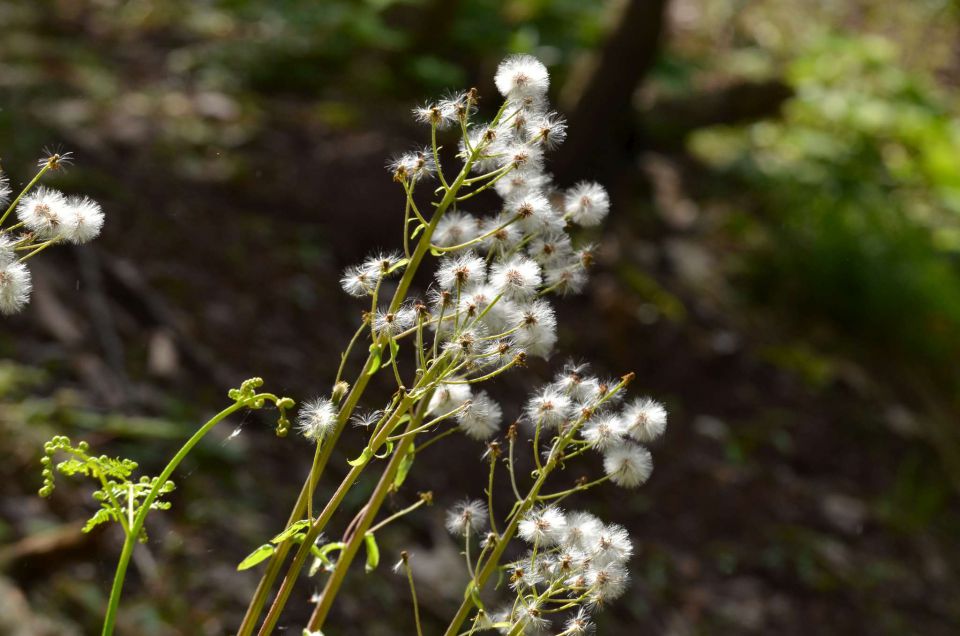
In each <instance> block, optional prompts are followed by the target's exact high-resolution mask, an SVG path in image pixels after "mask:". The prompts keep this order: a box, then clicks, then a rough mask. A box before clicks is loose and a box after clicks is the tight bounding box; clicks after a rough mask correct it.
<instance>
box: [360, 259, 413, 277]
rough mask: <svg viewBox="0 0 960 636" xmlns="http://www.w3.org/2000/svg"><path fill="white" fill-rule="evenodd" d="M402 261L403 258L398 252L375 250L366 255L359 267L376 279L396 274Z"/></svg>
mask: <svg viewBox="0 0 960 636" xmlns="http://www.w3.org/2000/svg"><path fill="white" fill-rule="evenodd" d="M402 261H403V258H402V257H401V256H400V253H399V252H376V253H374V254H372V255H370V256H368V257H367V258H366V260H364V261H363V265H361V266H360V267H361V269H363V271H364V272H366V273H367V274H368V275H369V276H370V278H371V279H372V280H373V281H376V280H377V279H380V278H387V277H388V276H392V275H393V274H396V273H397V272H398V271H399V270H400V269H401V267H400V265H401V263H402Z"/></svg>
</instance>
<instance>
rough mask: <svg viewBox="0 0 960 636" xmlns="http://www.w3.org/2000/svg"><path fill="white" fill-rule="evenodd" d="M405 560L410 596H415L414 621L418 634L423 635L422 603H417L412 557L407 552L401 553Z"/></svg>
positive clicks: (418, 635) (404, 565)
mask: <svg viewBox="0 0 960 636" xmlns="http://www.w3.org/2000/svg"><path fill="white" fill-rule="evenodd" d="M400 558H401V559H402V560H403V569H404V570H406V572H407V582H408V583H409V584H410V596H411V597H412V598H413V621H414V623H416V626H417V636H423V628H422V627H421V626H420V605H419V603H417V588H416V586H415V585H414V584H413V568H411V567H410V557H409V555H408V554H407V553H406V552H402V553H401V554H400Z"/></svg>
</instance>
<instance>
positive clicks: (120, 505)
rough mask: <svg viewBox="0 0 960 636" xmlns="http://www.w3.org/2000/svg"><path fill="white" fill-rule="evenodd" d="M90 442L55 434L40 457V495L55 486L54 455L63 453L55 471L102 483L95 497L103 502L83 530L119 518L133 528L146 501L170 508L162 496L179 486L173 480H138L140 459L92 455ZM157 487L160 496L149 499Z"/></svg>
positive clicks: (152, 506)
mask: <svg viewBox="0 0 960 636" xmlns="http://www.w3.org/2000/svg"><path fill="white" fill-rule="evenodd" d="M89 450H90V446H89V444H87V442H80V443H78V444H77V445H76V446H74V445H73V443H72V442H71V441H70V438H69V437H67V436H65V435H57V436H54V437H53V439H51V440H50V441H49V442H47V443H46V444H44V446H43V452H44V455H43V457H42V458H41V459H40V463H41V464H42V465H43V471H42V474H43V486H42V487H41V488H40V496H41V497H49V496H50V495H51V494H52V493H53V489H54V474H55V471H54V467H53V462H54V456H55V455H56V454H57V453H63V454H66V455H68V456H69V458H68V459H65V460H64V461H61V462H60V463H58V464H56V472H59V473H60V474H62V475H66V476H68V477H73V476H75V475H81V476H83V477H89V478H91V479H93V480H95V481H97V482H99V483H100V484H101V487H100V488H99V489H98V490H96V491H94V493H93V495H92V496H93V499H94V500H95V501H97V502H98V503H99V504H100V508H99V509H98V510H97V511H96V512H95V513H94V514H93V516H92V517H90V519H89V520H87V523H86V525H84V526H83V532H90V531H91V530H93V529H94V528H96V527H97V526H99V525H100V524H103V523H106V522H108V521H116V522H118V523H120V525H121V526H123V529H124V531H125V532H130V530H131V528H132V527H133V520H134V518H135V517H136V515H137V514H138V513H139V511H140V508H141V507H142V506H144V505H147V506H149V508H150V510H168V509H169V508H170V502H168V501H161V500H160V497H162V496H163V495H166V494H169V493H171V492H173V491H174V489H175V488H176V486H175V485H174V483H173V482H172V481H170V480H166V481H164V482H163V483H162V484H160V486H159V488H157V483H158V479H157V478H156V477H153V478H151V477H147V476H146V475H144V476H141V477H140V478H139V479H138V480H137V481H133V480H131V477H132V476H133V471H135V470H136V469H137V462H135V461H132V460H130V459H121V458H113V457H108V456H106V455H100V456H93V455H90V454H89V452H88V451H89ZM155 488H156V492H157V497H156V498H155V499H154V500H153V501H152V502H149V503H146V502H145V501H144V500H145V499H146V498H147V496H148V495H149V494H150V492H151V491H152V490H154V489H155ZM137 539H138V540H139V541H141V542H144V541H146V540H147V535H146V530H145V529H144V528H141V532H140V533H139V536H138V537H137Z"/></svg>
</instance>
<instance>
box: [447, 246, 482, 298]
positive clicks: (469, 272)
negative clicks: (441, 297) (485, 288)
mask: <svg viewBox="0 0 960 636" xmlns="http://www.w3.org/2000/svg"><path fill="white" fill-rule="evenodd" d="M486 275H487V262H486V261H485V260H484V259H482V258H480V257H479V256H477V255H476V254H475V253H473V252H467V253H465V254H460V255H458V256H453V257H450V256H448V257H446V258H444V259H443V260H441V261H440V264H439V265H438V266H437V272H436V278H437V283H438V284H439V285H440V289H445V290H454V289H460V290H461V298H463V296H464V292H463V290H466V289H467V288H468V287H472V286H475V285H483V283H484V281H485V279H486Z"/></svg>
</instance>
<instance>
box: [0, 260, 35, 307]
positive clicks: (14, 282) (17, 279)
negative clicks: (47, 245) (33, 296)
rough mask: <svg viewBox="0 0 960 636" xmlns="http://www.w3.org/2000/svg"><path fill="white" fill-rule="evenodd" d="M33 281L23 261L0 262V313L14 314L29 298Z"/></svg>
mask: <svg viewBox="0 0 960 636" xmlns="http://www.w3.org/2000/svg"><path fill="white" fill-rule="evenodd" d="M32 289H33V283H32V282H31V280H30V270H28V269H27V266H26V265H24V264H23V263H16V262H7V263H0V314H6V315H9V314H15V313H17V312H18V311H20V310H21V309H23V306H24V305H26V304H27V301H28V300H30V291H31V290H32Z"/></svg>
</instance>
